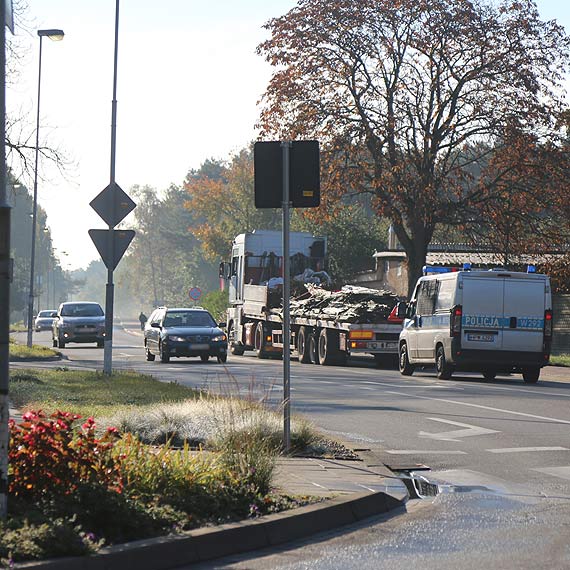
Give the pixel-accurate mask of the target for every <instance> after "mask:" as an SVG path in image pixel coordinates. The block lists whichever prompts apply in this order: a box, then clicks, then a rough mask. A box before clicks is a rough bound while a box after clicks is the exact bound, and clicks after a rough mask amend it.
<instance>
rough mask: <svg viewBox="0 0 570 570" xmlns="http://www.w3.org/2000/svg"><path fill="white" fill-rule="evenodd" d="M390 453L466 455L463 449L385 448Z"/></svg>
mask: <svg viewBox="0 0 570 570" xmlns="http://www.w3.org/2000/svg"><path fill="white" fill-rule="evenodd" d="M384 451H385V452H386V453H390V454H391V455H418V454H421V455H466V453H465V451H453V450H449V451H429V450H425V449H385V450H384Z"/></svg>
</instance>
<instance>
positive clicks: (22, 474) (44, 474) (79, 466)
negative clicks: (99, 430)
mask: <svg viewBox="0 0 570 570" xmlns="http://www.w3.org/2000/svg"><path fill="white" fill-rule="evenodd" d="M22 418H23V420H24V421H22V422H21V423H20V424H17V423H16V422H14V421H13V420H10V437H11V440H10V450H9V458H8V460H9V474H10V481H9V492H10V493H11V494H13V495H15V496H19V497H23V498H29V499H38V498H41V497H53V496H57V495H68V494H70V493H72V492H73V491H74V490H75V489H76V488H77V486H78V485H79V484H81V483H88V482H92V483H95V482H96V483H98V484H102V485H105V486H107V487H108V488H111V489H114V490H116V491H118V492H120V491H121V490H122V482H121V478H120V473H119V462H118V460H117V459H116V458H115V457H114V456H113V454H112V450H113V446H114V443H115V441H116V440H117V436H118V432H117V430H116V429H115V428H110V429H108V430H107V431H106V432H105V434H104V435H103V436H102V437H100V438H97V437H96V434H95V421H94V419H93V418H88V419H87V420H86V421H85V422H84V423H83V425H82V426H81V427H80V428H78V427H76V425H75V424H76V422H77V420H79V419H81V417H80V416H78V415H76V414H71V413H69V412H61V411H58V412H55V413H54V414H51V415H50V416H49V418H48V417H46V415H45V414H44V413H43V412H42V411H41V410H38V411H30V412H27V413H25V414H24V415H23V416H22Z"/></svg>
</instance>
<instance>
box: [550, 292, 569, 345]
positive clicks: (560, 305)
mask: <svg viewBox="0 0 570 570" xmlns="http://www.w3.org/2000/svg"><path fill="white" fill-rule="evenodd" d="M552 309H553V312H554V335H553V338H552V354H555V355H560V354H570V295H562V294H556V295H552Z"/></svg>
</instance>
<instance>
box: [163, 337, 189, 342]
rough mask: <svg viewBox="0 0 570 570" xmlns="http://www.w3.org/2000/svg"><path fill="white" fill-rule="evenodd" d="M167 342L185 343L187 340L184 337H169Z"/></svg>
mask: <svg viewBox="0 0 570 570" xmlns="http://www.w3.org/2000/svg"><path fill="white" fill-rule="evenodd" d="M167 340H168V341H172V342H184V341H185V340H186V339H185V338H184V337H183V336H169V337H167Z"/></svg>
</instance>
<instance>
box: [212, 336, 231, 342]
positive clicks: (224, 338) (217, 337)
mask: <svg viewBox="0 0 570 570" xmlns="http://www.w3.org/2000/svg"><path fill="white" fill-rule="evenodd" d="M226 340H228V337H227V336H226V335H225V334H219V335H218V336H214V337H212V342H220V341H226Z"/></svg>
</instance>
